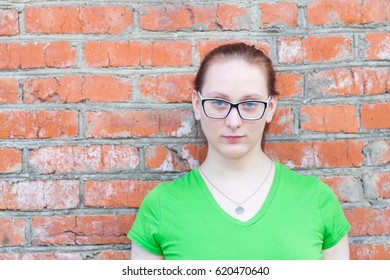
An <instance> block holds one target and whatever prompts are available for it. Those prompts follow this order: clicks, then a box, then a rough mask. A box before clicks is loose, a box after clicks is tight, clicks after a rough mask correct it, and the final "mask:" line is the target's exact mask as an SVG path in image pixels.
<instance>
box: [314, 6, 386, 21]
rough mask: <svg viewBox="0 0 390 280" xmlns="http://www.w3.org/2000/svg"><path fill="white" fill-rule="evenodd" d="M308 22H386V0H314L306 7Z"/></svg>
mask: <svg viewBox="0 0 390 280" xmlns="http://www.w3.org/2000/svg"><path fill="white" fill-rule="evenodd" d="M307 17H308V22H309V24H312V25H323V24H332V25H336V24H366V23H380V22H383V23H388V22H389V19H390V10H389V3H388V1H387V0H349V1H343V0H333V1H327V0H316V1H314V2H313V3H311V4H309V5H308V7H307Z"/></svg>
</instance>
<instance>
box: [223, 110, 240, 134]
mask: <svg viewBox="0 0 390 280" xmlns="http://www.w3.org/2000/svg"><path fill="white" fill-rule="evenodd" d="M241 124H242V119H241V117H240V114H239V113H238V110H237V108H232V110H231V111H230V112H229V115H228V116H227V117H226V125H227V126H228V127H230V128H232V129H236V128H238V127H240V126H241Z"/></svg>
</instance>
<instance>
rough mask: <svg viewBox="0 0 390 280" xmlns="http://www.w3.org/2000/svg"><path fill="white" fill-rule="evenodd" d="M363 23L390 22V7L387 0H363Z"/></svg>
mask: <svg viewBox="0 0 390 280" xmlns="http://www.w3.org/2000/svg"><path fill="white" fill-rule="evenodd" d="M361 7H362V23H376V22H383V23H389V22H390V9H389V2H388V1H387V0H363V3H362V6H361Z"/></svg>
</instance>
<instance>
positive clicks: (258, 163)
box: [202, 150, 271, 178]
mask: <svg viewBox="0 0 390 280" xmlns="http://www.w3.org/2000/svg"><path fill="white" fill-rule="evenodd" d="M270 162H271V160H270V158H269V157H268V156H267V155H265V154H264V153H263V151H261V150H260V151H258V152H257V153H251V154H248V155H246V156H245V157H243V158H240V159H227V158H225V157H222V156H221V155H219V154H218V153H213V152H212V151H211V152H209V153H208V155H207V157H206V159H205V161H204V163H203V164H202V169H203V170H204V171H206V172H207V173H209V174H215V175H217V176H219V177H220V176H223V177H224V178H232V177H237V176H240V177H242V176H250V175H253V174H257V175H259V171H260V172H261V171H263V170H264V172H266V171H267V170H268V169H269V166H270Z"/></svg>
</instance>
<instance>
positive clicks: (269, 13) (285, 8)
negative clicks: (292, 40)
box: [260, 2, 298, 28]
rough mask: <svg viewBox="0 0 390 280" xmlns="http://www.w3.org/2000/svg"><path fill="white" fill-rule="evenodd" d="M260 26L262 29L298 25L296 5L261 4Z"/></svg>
mask: <svg viewBox="0 0 390 280" xmlns="http://www.w3.org/2000/svg"><path fill="white" fill-rule="evenodd" d="M260 12H261V25H262V27H263V28H267V27H271V26H292V27H295V26H297V25H298V7H297V4H296V3H288V2H281V3H261V4H260Z"/></svg>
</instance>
